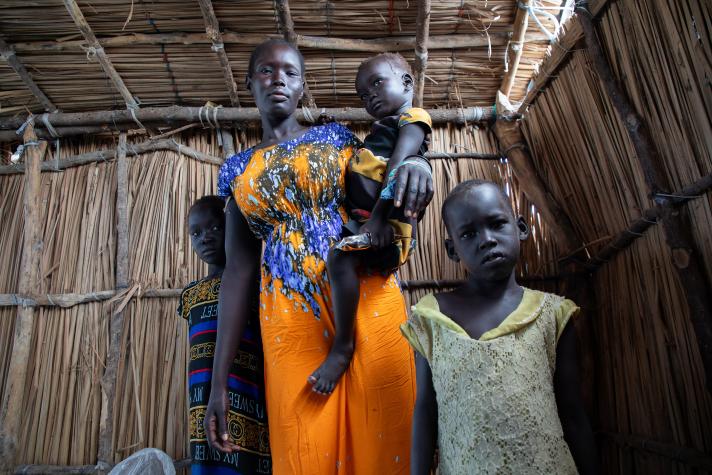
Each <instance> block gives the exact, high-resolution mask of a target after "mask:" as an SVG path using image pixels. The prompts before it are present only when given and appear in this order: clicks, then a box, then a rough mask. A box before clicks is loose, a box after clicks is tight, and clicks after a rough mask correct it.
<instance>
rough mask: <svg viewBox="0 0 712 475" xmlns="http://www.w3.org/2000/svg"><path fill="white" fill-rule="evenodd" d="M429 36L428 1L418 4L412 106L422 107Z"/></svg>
mask: <svg viewBox="0 0 712 475" xmlns="http://www.w3.org/2000/svg"><path fill="white" fill-rule="evenodd" d="M429 36H430V0H420V1H419V2H418V19H417V20H416V34H415V65H414V68H413V73H414V74H415V97H414V98H413V99H414V100H413V104H414V105H415V106H416V107H423V92H424V91H425V71H426V69H427V67H428V40H429Z"/></svg>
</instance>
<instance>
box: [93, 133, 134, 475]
mask: <svg viewBox="0 0 712 475" xmlns="http://www.w3.org/2000/svg"><path fill="white" fill-rule="evenodd" d="M116 155H117V164H116V181H117V187H116V219H117V225H116V230H117V232H116V234H117V236H116V238H117V244H116V289H117V291H120V290H122V289H125V288H127V287H128V285H129V212H128V206H129V204H128V199H129V196H128V195H129V186H128V182H129V169H128V160H127V159H126V134H125V133H122V134H121V135H119V146H118V148H117V149H116ZM123 327H124V311H123V310H122V311H120V312H116V313H114V312H113V311H112V313H111V315H110V320H109V349H108V354H107V358H106V369H105V370H104V375H103V376H102V378H101V388H102V391H101V393H102V400H101V403H102V404H101V419H100V423H99V454H98V465H99V466H100V467H101V468H107V467H110V466H112V465H113V462H114V448H113V447H114V443H113V435H114V434H113V432H114V431H113V429H114V408H115V404H114V402H115V399H116V377H117V369H118V366H119V358H120V356H121V333H122V331H123Z"/></svg>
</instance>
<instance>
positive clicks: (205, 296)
mask: <svg viewBox="0 0 712 475" xmlns="http://www.w3.org/2000/svg"><path fill="white" fill-rule="evenodd" d="M224 206H225V202H224V201H223V199H222V198H220V197H218V196H205V197H203V198H200V199H199V200H197V201H196V202H195V203H194V204H193V206H192V207H191V208H190V211H189V212H188V232H189V233H190V238H191V242H192V244H193V250H194V251H195V253H196V254H197V255H198V257H199V258H200V259H201V260H202V261H204V262H205V263H207V264H208V275H207V276H206V277H204V278H202V279H200V280H197V281H195V282H192V283H190V284H189V285H188V286H187V287H186V288H185V289H183V292H182V293H181V297H180V303H179V306H178V315H179V316H180V317H182V318H185V319H186V320H187V321H188V325H189V328H190V330H189V345H190V355H189V362H188V402H189V407H190V409H189V415H188V416H189V425H190V455H191V458H192V463H191V473H192V474H193V475H202V474H221V475H223V474H225V475H227V474H266V473H271V472H272V471H271V459H270V451H269V435H268V430H267V413H266V409H265V394H264V374H263V363H262V344H261V339H260V328H259V319H258V317H257V311H255V312H254V318H250V319H249V320H248V322H247V328H246V329H245V332H244V333H243V334H242V341H241V342H240V349H239V352H238V355H237V357H236V358H235V360H234V361H233V364H232V366H231V368H230V375H229V377H228V401H227V404H228V408H229V412H228V417H227V419H228V428H229V432H230V436H231V437H232V440H234V441H236V442H237V444H238V445H239V446H240V447H241V448H242V450H241V451H239V452H234V453H230V454H226V453H222V452H220V451H218V450H215V449H213V448H211V447H210V446H209V445H208V442H207V439H206V437H205V430H204V428H203V418H204V416H205V408H206V406H207V403H208V398H209V397H210V380H211V376H212V367H213V355H214V351H215V340H216V336H217V335H216V333H217V324H218V294H219V292H220V282H221V277H222V271H223V269H224V267H225V215H224V213H223V207H224Z"/></svg>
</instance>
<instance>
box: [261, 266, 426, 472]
mask: <svg viewBox="0 0 712 475" xmlns="http://www.w3.org/2000/svg"><path fill="white" fill-rule="evenodd" d="M262 278H263V287H262V295H261V297H260V303H261V305H260V325H261V331H262V340H263V345H264V353H265V358H264V361H265V384H266V393H267V418H268V421H269V434H270V446H271V449H272V464H273V473H275V474H277V475H281V474H336V473H344V474H373V473H388V474H398V473H408V472H409V470H410V429H411V417H412V414H413V405H414V403H415V367H414V358H413V352H412V350H411V349H410V347H409V345H408V342H407V341H406V340H405V339H404V338H403V337H402V335H401V333H400V330H399V326H400V324H401V323H403V322H404V321H405V320H406V309H405V302H404V300H403V295H402V294H401V291H400V289H399V287H398V283H397V281H396V279H395V277H394V276H392V275H391V276H390V277H382V276H379V275H374V276H368V277H364V278H362V280H361V299H360V302H359V307H358V312H357V315H356V319H355V350H354V356H353V359H352V361H351V365H350V367H349V368H348V370H347V371H346V372H345V373H344V375H343V376H342V378H341V380H340V381H339V382H338V384H337V385H336V388H335V389H334V392H333V393H332V394H331V395H329V396H322V395H319V394H316V393H314V392H312V390H311V389H312V386H311V384H309V382H308V381H307V377H308V376H309V375H310V374H311V373H312V372H313V371H314V370H315V369H316V368H318V367H319V365H320V364H321V363H322V362H323V361H324V359H325V358H326V356H327V354H328V352H329V349H330V348H331V342H332V341H333V337H334V323H333V318H332V313H331V309H330V307H331V306H330V305H326V301H327V300H328V295H329V294H328V292H323V294H324V295H325V296H326V297H324V296H322V298H321V299H320V301H319V302H318V303H319V306H320V307H321V310H322V311H321V318H318V317H316V316H315V315H314V313H313V312H311V311H309V310H307V309H308V306H304V305H302V302H298V301H297V300H296V299H294V298H292V299H290V298H288V297H286V296H285V295H283V294H282V292H281V282H280V281H279V279H274V280H272V281H271V283H272V284H273V287H272V288H271V289H270V290H271V291H267V290H266V288H267V287H268V286H265V285H264V283H265V282H266V281H267V280H268V279H269V277H268V276H267V275H265V273H263V276H262ZM324 290H327V289H324Z"/></svg>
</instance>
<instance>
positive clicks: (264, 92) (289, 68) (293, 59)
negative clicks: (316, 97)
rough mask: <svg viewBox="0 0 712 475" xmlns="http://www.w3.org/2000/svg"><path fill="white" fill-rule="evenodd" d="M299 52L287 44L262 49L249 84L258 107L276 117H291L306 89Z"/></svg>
mask: <svg viewBox="0 0 712 475" xmlns="http://www.w3.org/2000/svg"><path fill="white" fill-rule="evenodd" d="M300 64H301V63H300V61H299V55H298V53H297V52H296V51H294V50H293V49H292V48H290V47H289V46H287V45H279V44H278V45H273V46H271V47H269V48H265V49H264V50H263V51H261V52H260V53H259V55H258V56H257V59H256V60H255V65H254V70H253V72H252V76H251V77H249V78H247V87H248V88H249V89H250V91H252V97H254V99H255V103H256V105H257V109H259V111H260V112H261V113H263V114H267V115H270V116H273V117H288V116H290V115H292V114H293V113H294V111H295V110H297V105H298V104H299V99H301V98H302V94H303V93H304V81H303V79H302V70H301V66H300Z"/></svg>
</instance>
